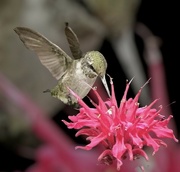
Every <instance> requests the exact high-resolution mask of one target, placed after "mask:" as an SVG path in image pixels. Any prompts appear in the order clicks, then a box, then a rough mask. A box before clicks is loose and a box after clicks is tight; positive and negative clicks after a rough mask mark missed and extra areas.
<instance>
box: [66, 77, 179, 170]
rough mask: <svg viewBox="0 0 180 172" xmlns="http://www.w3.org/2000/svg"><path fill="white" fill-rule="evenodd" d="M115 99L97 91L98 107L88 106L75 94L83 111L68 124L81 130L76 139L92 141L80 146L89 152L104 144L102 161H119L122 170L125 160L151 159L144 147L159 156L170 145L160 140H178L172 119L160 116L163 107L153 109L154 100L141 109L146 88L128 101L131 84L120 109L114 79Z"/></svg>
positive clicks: (72, 117)
mask: <svg viewBox="0 0 180 172" xmlns="http://www.w3.org/2000/svg"><path fill="white" fill-rule="evenodd" d="M110 83H111V97H110V98H109V99H108V100H107V101H105V102H104V101H103V100H102V99H101V97H100V95H99V94H98V92H97V90H96V89H93V90H94V94H95V95H96V97H97V99H98V104H96V103H94V102H92V104H93V105H94V108H91V107H88V106H87V105H86V104H85V103H84V102H83V100H82V99H81V98H80V97H79V96H78V95H76V94H75V93H74V92H72V91H71V90H70V92H71V94H73V95H74V96H75V97H76V98H77V100H78V102H79V104H80V105H81V108H80V110H79V113H78V114H77V115H75V116H69V119H70V120H71V122H67V121H64V120H63V122H64V123H65V124H66V125H67V127H68V128H69V129H72V128H73V129H77V130H78V132H77V134H76V136H79V135H86V136H87V137H86V139H87V140H88V141H90V143H89V144H87V145H86V146H77V147H76V148H81V149H85V150H91V149H92V148H93V147H95V146H97V145H99V144H102V145H103V146H104V148H105V149H104V151H103V152H102V153H101V155H100V156H99V158H98V160H99V161H100V162H102V163H104V164H108V165H109V164H111V163H112V162H113V161H114V160H116V162H117V169H118V170H119V169H120V167H121V165H122V164H123V162H122V160H123V159H124V158H125V157H129V159H130V160H134V159H136V158H137V156H139V155H141V156H143V157H144V158H145V159H147V160H148V156H147V154H146V153H145V151H144V150H143V148H144V146H148V147H152V148H153V154H155V153H156V152H157V151H158V149H159V147H160V146H161V145H163V146H167V145H166V143H165V142H163V141H162V140H161V139H160V138H172V139H174V140H175V141H176V142H177V141H178V140H177V139H176V138H175V136H174V134H173V130H171V129H169V128H168V127H167V125H168V123H169V121H170V119H171V118H172V116H171V115H170V116H169V117H168V118H167V119H165V117H164V116H163V115H161V114H160V112H161V109H162V107H160V108H159V109H158V110H157V109H154V108H153V105H154V104H155V103H156V102H157V100H154V101H153V102H152V103H151V104H149V105H148V106H145V107H139V103H138V99H139V96H140V94H141V91H142V88H143V87H142V88H141V89H140V90H139V92H138V93H137V95H136V96H135V98H134V99H133V98H129V99H127V93H128V90H129V87H130V83H127V85H126V89H125V92H124V95H123V97H122V100H121V102H120V105H119V106H118V104H117V101H116V98H115V93H114V85H113V81H112V79H111V80H110Z"/></svg>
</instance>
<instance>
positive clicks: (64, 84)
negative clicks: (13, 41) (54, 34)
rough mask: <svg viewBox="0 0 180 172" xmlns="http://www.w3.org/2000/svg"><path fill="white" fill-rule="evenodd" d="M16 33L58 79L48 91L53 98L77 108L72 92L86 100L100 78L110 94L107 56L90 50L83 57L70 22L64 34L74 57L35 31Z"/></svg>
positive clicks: (23, 29)
mask: <svg viewBox="0 0 180 172" xmlns="http://www.w3.org/2000/svg"><path fill="white" fill-rule="evenodd" d="M14 31H15V32H16V33H17V34H18V36H19V38H20V39H21V41H22V42H23V43H24V45H25V46H26V47H27V48H28V49H30V50H32V51H34V52H35V53H36V54H37V56H38V57H39V60H40V61H41V63H42V64H43V65H44V66H45V67H46V68H47V69H48V70H49V71H50V72H51V73H52V75H53V76H54V77H55V78H56V79H57V80H58V84H57V85H56V86H55V87H54V88H53V89H51V90H47V91H46V92H48V91H49V92H50V93H51V95H52V96H53V97H55V98H58V99H60V100H61V101H62V102H63V103H65V104H67V105H74V104H76V103H77V99H76V98H75V97H74V96H73V95H72V94H71V93H70V91H69V89H71V90H72V91H73V92H75V93H76V94H77V95H78V96H80V97H81V98H84V97H85V96H86V95H87V94H88V93H89V91H90V90H91V88H92V86H93V84H94V83H95V81H96V79H97V77H98V76H99V77H100V78H101V80H102V83H103V85H104V87H105V89H106V91H107V93H108V95H110V93H109V89H108V86H107V83H106V79H105V74H106V69H107V62H106V60H105V58H104V56H103V55H102V54H101V53H100V52H98V51H89V52H86V53H85V54H83V53H82V51H81V49H80V43H79V40H78V38H77V35H76V34H75V33H74V32H73V30H72V29H71V28H70V27H69V26H68V23H66V27H65V35H66V38H67V41H68V43H69V47H70V50H71V53H72V56H73V57H72V58H71V57H70V56H68V55H67V54H66V53H65V52H64V51H63V50H62V49H61V48H60V47H58V46H57V45H56V44H54V43H52V42H51V41H49V40H48V39H47V38H46V37H44V36H43V35H41V34H40V33H38V32H36V31H33V30H32V29H29V28H26V27H16V28H15V29H14Z"/></svg>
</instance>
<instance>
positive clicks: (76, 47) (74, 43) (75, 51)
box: [65, 23, 82, 59]
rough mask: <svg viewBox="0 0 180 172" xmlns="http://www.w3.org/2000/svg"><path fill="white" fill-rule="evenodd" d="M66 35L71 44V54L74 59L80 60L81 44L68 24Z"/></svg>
mask: <svg viewBox="0 0 180 172" xmlns="http://www.w3.org/2000/svg"><path fill="white" fill-rule="evenodd" d="M65 34H66V38H67V40H68V43H69V48H70V50H71V53H72V55H73V57H74V59H80V58H81V57H82V51H81V49H80V43H79V40H78V37H77V35H76V34H75V33H74V32H73V30H72V29H71V28H70V27H69V25H68V23H66V27H65Z"/></svg>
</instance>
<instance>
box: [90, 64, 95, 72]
mask: <svg viewBox="0 0 180 172" xmlns="http://www.w3.org/2000/svg"><path fill="white" fill-rule="evenodd" d="M89 68H90V69H91V70H92V71H93V72H95V73H97V72H96V70H95V69H94V67H93V65H92V64H89Z"/></svg>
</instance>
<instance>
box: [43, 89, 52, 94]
mask: <svg viewBox="0 0 180 172" xmlns="http://www.w3.org/2000/svg"><path fill="white" fill-rule="evenodd" d="M50 92H51V90H50V89H47V90H44V91H43V93H50Z"/></svg>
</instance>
